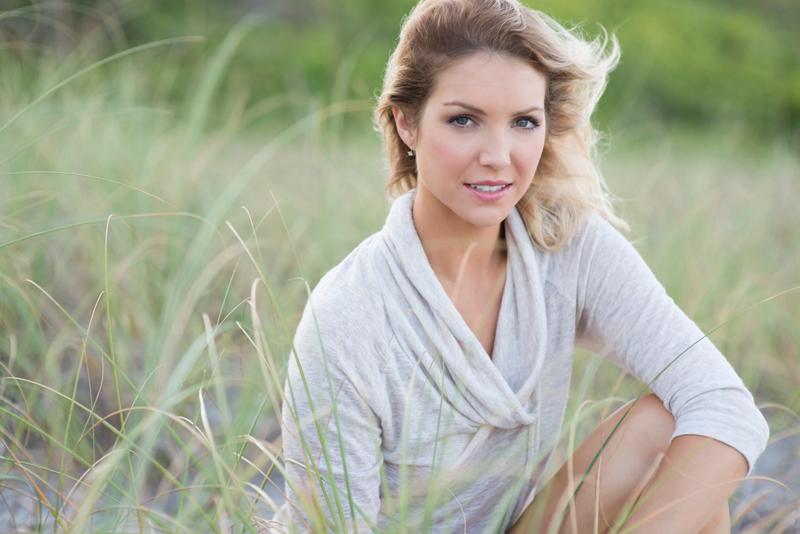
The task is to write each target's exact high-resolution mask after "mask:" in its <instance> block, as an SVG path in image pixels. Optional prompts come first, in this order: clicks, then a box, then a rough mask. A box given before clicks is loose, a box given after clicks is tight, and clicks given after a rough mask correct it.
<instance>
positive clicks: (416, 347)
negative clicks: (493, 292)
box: [275, 189, 769, 532]
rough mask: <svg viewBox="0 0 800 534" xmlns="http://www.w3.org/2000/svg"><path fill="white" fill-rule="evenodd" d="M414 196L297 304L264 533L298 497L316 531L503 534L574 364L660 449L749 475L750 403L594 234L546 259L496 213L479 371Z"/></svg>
mask: <svg viewBox="0 0 800 534" xmlns="http://www.w3.org/2000/svg"><path fill="white" fill-rule="evenodd" d="M415 194H416V190H415V189H412V190H411V191H408V192H407V193H405V194H404V195H402V196H401V197H400V198H398V199H396V200H395V201H394V203H393V204H392V206H391V209H390V212H389V214H388V216H387V218H386V223H385V224H384V226H383V228H382V229H381V230H380V231H379V232H376V233H374V234H372V235H371V236H369V237H367V238H366V239H365V240H364V241H362V242H361V243H360V244H359V245H358V246H357V247H356V248H355V249H354V250H353V251H352V252H351V253H350V254H349V255H348V256H347V257H346V258H344V260H342V261H341V262H340V263H339V264H338V265H336V266H335V267H334V268H333V269H331V270H330V271H329V272H328V273H327V274H326V275H325V276H323V278H322V279H321V280H320V281H319V283H318V284H317V286H316V287H315V288H314V290H313V292H312V293H311V297H310V298H309V300H308V302H307V303H306V306H305V309H304V311H303V315H302V317H301V319H300V323H299V324H298V326H297V331H296V333H295V338H294V350H293V351H292V354H291V355H290V358H289V362H288V371H287V373H288V374H287V379H286V384H285V390H284V392H285V394H286V398H287V399H288V400H287V402H284V406H283V413H282V415H283V417H282V431H283V448H284V460H285V469H286V476H287V484H286V492H287V501H286V503H285V504H284V506H283V507H282V508H281V510H280V511H279V513H278V514H277V515H276V517H275V519H277V520H279V521H282V522H283V523H284V524H287V525H289V524H291V525H292V526H293V527H296V528H299V529H300V530H306V529H308V528H309V527H308V523H307V516H306V514H305V512H304V511H303V503H302V495H304V494H307V493H308V492H311V491H313V492H316V494H317V498H318V501H319V503H320V506H321V509H322V511H323V512H324V514H325V515H326V516H327V517H328V518H330V520H331V521H332V523H331V524H330V525H329V526H328V527H327V528H328V529H336V530H340V529H342V525H344V527H343V530H346V531H352V530H354V528H355V527H357V528H358V530H359V531H360V532H369V531H370V529H375V530H379V531H381V532H383V531H392V530H395V529H398V527H399V525H405V526H406V527H407V528H408V530H409V531H411V532H415V531H420V530H423V529H424V530H428V531H434V532H461V531H467V532H497V531H503V530H505V529H506V528H508V527H509V526H510V525H511V524H513V523H514V522H515V521H516V520H517V519H518V518H519V516H520V515H521V514H522V512H523V510H524V509H525V507H526V506H527V505H528V504H529V503H530V502H531V501H532V500H533V497H534V496H535V494H536V491H537V490H538V489H539V488H540V487H541V483H542V480H541V478H542V474H543V472H544V470H545V468H546V466H547V460H548V459H549V458H550V456H551V452H552V451H553V448H554V446H555V445H556V443H557V441H558V437H559V432H560V429H561V425H562V420H563V418H564V411H565V407H566V402H567V393H568V390H569V382H570V374H571V370H572V361H573V352H574V349H575V347H576V346H579V347H585V348H587V349H589V350H591V351H593V352H595V353H597V354H600V355H604V356H607V357H608V358H610V359H611V360H612V361H614V362H615V363H616V364H617V365H618V366H620V367H621V368H622V369H623V370H624V371H626V372H628V373H630V374H632V375H633V376H635V377H637V378H638V379H639V380H641V381H643V382H644V383H647V384H649V386H650V388H651V389H652V391H653V392H654V393H655V394H656V395H657V396H658V397H659V398H660V399H661V401H662V402H663V403H664V406H665V407H666V408H667V409H668V410H669V411H670V412H671V413H672V414H673V416H674V417H675V419H676V428H675V432H674V433H673V435H672V437H673V438H674V437H675V436H680V435H683V434H697V435H702V436H710V437H712V438H715V439H717V440H719V441H721V442H723V443H726V444H728V445H730V446H732V447H734V448H735V449H737V450H738V451H739V452H741V453H742V455H744V457H745V458H746V459H747V462H748V474H750V473H751V472H752V469H753V465H754V463H755V461H756V459H757V458H758V456H759V455H760V454H761V453H762V451H763V450H764V448H765V447H766V443H767V438H768V437H769V427H768V425H767V422H766V420H765V419H764V417H763V415H762V414H761V412H760V411H759V410H758V408H757V407H756V405H755V404H754V401H753V396H752V395H751V394H750V392H749V391H748V390H747V389H746V387H745V386H744V384H743V383H742V380H741V379H740V378H739V376H738V375H737V374H736V372H735V371H734V369H733V368H732V367H731V365H730V364H729V363H728V361H727V360H726V359H725V357H724V356H723V355H722V354H721V353H720V352H719V351H718V350H717V348H716V347H715V346H714V345H713V343H712V342H711V341H710V340H709V339H708V338H704V337H703V333H702V332H701V331H700V329H699V328H698V327H697V326H696V324H695V323H694V322H693V321H692V320H691V319H689V318H688V317H687V316H686V314H685V313H683V311H681V309H680V308H679V307H678V306H677V305H676V304H675V302H674V301H673V300H672V299H671V298H670V297H669V296H668V295H667V293H666V292H665V290H664V288H663V286H662V285H661V284H660V283H659V282H658V280H657V279H656V278H655V277H654V275H653V273H652V272H651V271H650V269H649V268H648V267H647V265H646V264H645V262H644V261H643V260H642V258H641V256H640V255H639V254H638V252H637V251H636V249H635V248H634V247H633V246H632V245H631V244H630V243H629V242H628V241H627V240H626V239H625V238H624V237H623V236H622V235H621V234H620V233H619V232H618V231H617V230H616V229H615V228H614V227H613V226H611V225H610V224H609V223H608V222H607V221H605V220H604V219H602V218H601V217H600V216H599V215H596V214H593V215H591V216H589V217H588V218H587V220H586V221H585V222H584V224H583V225H582V226H581V228H580V230H579V232H578V233H577V234H576V235H575V237H574V238H573V239H572V240H571V241H570V242H569V243H568V244H566V245H565V246H564V247H562V248H561V249H559V250H557V251H555V252H549V251H544V250H542V249H541V248H539V247H537V246H536V245H535V244H534V243H533V241H532V240H531V239H530V236H529V235H528V234H527V232H526V228H525V224H524V221H523V220H522V217H521V216H520V214H519V212H518V211H517V210H516V208H515V209H513V210H512V211H511V213H510V214H509V216H508V217H507V218H506V220H505V222H504V224H505V234H506V240H507V243H508V264H507V276H506V285H505V289H504V292H503V296H502V301H501V307H500V312H499V319H498V323H497V331H496V335H495V341H494V348H493V354H492V357H491V358H490V357H489V354H487V353H486V351H485V349H484V348H483V346H482V345H481V343H480V341H479V340H478V339H477V337H476V336H475V335H474V334H473V333H472V331H471V330H470V329H469V327H468V326H467V324H466V323H465V321H464V320H463V318H462V317H461V315H460V314H459V312H458V310H457V309H456V308H455V305H454V304H453V302H452V301H451V300H450V298H449V297H448V295H447V294H446V293H445V291H444V288H443V287H442V285H441V284H440V283H439V281H438V279H437V278H436V275H435V273H434V272H433V270H432V268H431V266H430V264H429V263H428V261H427V257H426V255H425V251H424V249H423V248H422V244H421V242H420V240H419V236H418V234H417V232H416V229H415V227H414V222H413V219H412V214H411V210H412V204H413V198H414V195H415ZM687 348H688V350H685V349H687ZM681 353H683V354H681ZM678 355H680V356H679V357H678V358H677V359H676V358H675V357H676V356H678ZM673 360H674V361H673ZM671 361H672V363H671V364H670V362H671ZM665 368H666V370H665V371H664V372H663V373H661V374H660V375H659V376H656V375H657V374H658V373H659V371H661V370H662V369H665ZM301 369H302V373H301ZM298 423H299V424H298ZM298 428H299V432H298ZM334 486H335V488H334ZM306 506H307V505H306ZM337 524H338V525H339V527H335V526H334V525H337ZM398 530H399V529H398Z"/></svg>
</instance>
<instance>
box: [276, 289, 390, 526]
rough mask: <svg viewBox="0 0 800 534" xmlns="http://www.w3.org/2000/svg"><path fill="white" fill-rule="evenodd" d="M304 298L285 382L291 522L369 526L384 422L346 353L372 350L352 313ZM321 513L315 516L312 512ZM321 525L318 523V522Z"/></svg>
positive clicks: (363, 354) (353, 357)
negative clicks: (346, 366) (354, 328)
mask: <svg viewBox="0 0 800 534" xmlns="http://www.w3.org/2000/svg"><path fill="white" fill-rule="evenodd" d="M314 311H315V312H316V320H315V318H314V316H313V315H312V314H311V311H310V306H308V305H307V306H306V309H305V310H304V313H303V317H302V318H301V320H300V323H299V324H298V327H297V331H296V333H295V338H294V349H295V351H293V353H292V354H291V355H290V359H289V362H288V368H287V378H286V384H285V387H284V396H285V399H284V404H283V410H282V423H281V430H282V438H283V450H284V465H285V469H286V491H287V496H286V498H287V503H288V506H289V511H290V517H291V522H292V525H293V526H294V527H297V528H300V529H301V530H302V531H306V530H308V529H310V528H311V526H313V525H315V524H317V525H318V521H319V520H323V521H325V523H326V526H325V527H324V529H323V530H324V531H329V530H331V529H333V530H339V531H344V532H354V531H355V530H356V528H357V529H358V532H370V531H371V527H372V526H373V525H374V524H375V521H376V520H377V516H378V510H379V508H380V498H379V488H380V466H381V462H382V457H381V452H380V443H381V431H380V423H379V421H378V418H377V416H376V414H375V412H374V411H373V410H372V408H371V407H370V404H369V399H368V397H369V392H368V391H365V388H364V384H362V383H359V385H360V386H362V387H360V388H357V387H355V385H354V383H353V381H352V380H351V379H350V377H349V376H348V374H347V373H345V372H344V370H343V369H342V368H341V363H340V360H342V359H344V360H345V361H350V362H355V363H357V362H358V361H359V360H361V359H363V358H368V357H369V356H370V355H369V354H368V353H367V350H368V349H367V346H366V343H365V342H364V339H363V338H364V336H363V335H362V336H357V335H353V333H352V332H350V330H351V329H350V328H348V327H347V324H346V323H348V322H349V321H347V319H348V318H347V317H344V318H343V317H341V314H331V313H330V312H329V311H328V310H327V309H326V307H325V306H324V305H323V306H320V307H319V309H317V308H316V307H315V310H314ZM314 515H316V516H317V517H318V519H317V523H315V521H314V519H313V518H312V516H314ZM319 526H321V525H318V528H319Z"/></svg>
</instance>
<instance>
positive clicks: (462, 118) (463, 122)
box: [450, 115, 472, 128]
mask: <svg viewBox="0 0 800 534" xmlns="http://www.w3.org/2000/svg"><path fill="white" fill-rule="evenodd" d="M470 121H472V118H471V117H468V116H467V115H458V116H456V117H453V118H452V119H450V124H455V125H456V126H459V127H461V128H463V127H465V126H469V123H470Z"/></svg>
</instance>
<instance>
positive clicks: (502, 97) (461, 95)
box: [430, 52, 546, 111]
mask: <svg viewBox="0 0 800 534" xmlns="http://www.w3.org/2000/svg"><path fill="white" fill-rule="evenodd" d="M545 89H546V78H545V76H544V75H543V74H541V73H540V72H539V71H537V70H536V69H535V68H534V67H533V66H532V65H530V64H529V63H527V62H525V61H524V60H522V59H520V58H515V57H512V56H508V55H503V54H489V53H485V52H478V53H475V54H471V55H469V56H466V57H464V58H460V59H458V60H456V61H454V62H452V63H451V64H450V65H448V66H447V67H446V68H444V69H442V70H441V71H440V72H439V73H438V74H437V76H436V80H435V83H434V86H433V90H432V92H431V94H430V99H431V101H432V102H431V103H436V104H437V105H450V103H451V102H454V101H455V102H462V103H467V104H469V105H471V106H474V107H479V108H483V107H484V106H486V107H491V108H492V109H504V108H509V109H513V110H521V109H528V108H530V107H533V106H543V105H544V96H545ZM487 111H488V109H487Z"/></svg>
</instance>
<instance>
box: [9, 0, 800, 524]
mask: <svg viewBox="0 0 800 534" xmlns="http://www.w3.org/2000/svg"><path fill="white" fill-rule="evenodd" d="M527 4H528V5H530V6H531V7H534V8H536V9H540V10H542V11H544V12H545V13H548V14H549V15H551V16H553V17H554V18H555V19H557V20H558V21H560V22H561V23H563V24H565V25H567V26H568V27H575V28H576V31H580V32H582V33H583V34H584V35H586V36H587V37H592V36H595V35H597V34H599V33H600V26H603V27H605V28H606V29H607V30H608V31H609V32H613V33H615V34H616V35H617V37H618V38H619V41H620V44H621V48H622V60H621V63H620V65H619V67H618V68H617V69H616V70H615V71H613V72H612V73H611V76H610V79H609V84H608V87H607V90H606V93H605V95H604V96H603V98H602V99H601V101H600V103H599V106H598V109H597V111H596V113H595V115H594V117H593V119H594V121H595V124H596V126H597V128H599V129H600V130H601V131H602V132H603V138H602V142H601V144H600V147H599V148H600V151H599V153H598V158H599V161H600V162H601V168H602V170H603V173H604V175H605V177H606V181H607V182H608V184H609V187H610V189H611V191H612V192H613V193H615V194H616V195H617V196H618V197H619V202H618V204H617V207H618V210H619V212H620V213H621V214H622V215H623V217H624V218H626V219H627V220H628V221H629V222H630V224H631V227H632V232H631V234H630V235H629V238H630V239H631V240H632V241H633V242H634V243H635V244H636V247H637V249H638V250H639V251H640V252H641V254H642V256H643V257H644V258H645V260H646V261H647V262H648V264H649V265H650V267H651V268H652V269H653V271H654V273H655V274H656V276H657V277H658V279H659V280H660V281H661V282H662V283H663V284H664V286H665V287H666V288H667V290H668V292H669V294H670V295H671V296H672V297H673V298H674V299H675V301H676V302H677V303H678V304H679V305H680V306H681V307H682V308H683V309H684V310H685V311H686V312H687V314H689V316H690V317H692V318H693V319H694V320H695V321H696V322H697V323H698V325H699V326H700V327H701V328H702V329H703V330H704V331H705V332H707V333H710V335H711V338H712V340H713V341H714V342H715V344H717V346H718V347H719V348H720V350H722V352H723V353H724V354H725V355H726V357H728V359H729V360H730V361H731V363H732V365H733V366H734V367H735V368H736V370H737V371H738V372H739V373H740V375H741V376H742V378H743V380H744V381H745V383H746V384H747V386H748V387H749V388H750V389H751V391H753V393H754V396H755V399H756V402H757V403H758V404H759V406H760V407H761V408H762V411H763V412H764V414H765V416H767V418H768V420H769V421H770V426H771V429H772V438H771V441H770V446H769V447H768V449H767V451H766V452H765V454H764V455H763V457H762V459H761V460H760V461H759V464H758V468H759V471H758V472H757V475H758V476H759V477H761V478H760V479H757V480H750V481H746V482H745V483H743V484H742V486H741V487H740V489H739V490H738V491H737V494H736V495H735V496H734V498H733V499H732V501H731V511H732V518H733V523H734V531H735V532H767V531H771V532H798V531H800V526H798V525H800V519H798V517H799V515H798V503H800V500H798V497H797V492H798V491H800V487H799V486H800V484H798V480H800V459H799V457H800V438H798V434H799V433H800V421H799V418H798V410H800V388H798V387H797V384H798V383H800V365H798V362H799V361H800V349H799V348H798V347H800V320H799V319H798V318H799V317H800V292H799V291H798V289H797V287H798V286H800V268H798V265H800V209H798V207H797V204H798V200H800V59H799V58H800V39H798V38H797V35H798V33H800V3H798V2H797V1H796V0H758V1H756V0H725V1H723V0H702V1H690V0H673V1H669V2H667V1H659V0H652V1H649V2H634V1H631V0H614V1H611V0H559V1H554V0H552V1H551V0H542V1H539V2H527ZM412 6H413V2H411V1H401V0H384V1H382V2H368V1H366V0H345V1H338V2H333V1H330V0H291V1H290V0H274V1H259V0H228V1H210V0H192V1H189V0H185V1H174V2H156V1H148V0H138V1H123V0H118V1H115V0H104V1H101V0H98V1H89V0H86V1H68V0H57V1H48V2H31V1H17V0H1V1H0V373H2V374H1V375H0V376H1V377H2V382H0V423H2V424H1V425H0V429H2V430H1V431H2V436H0V492H1V494H2V499H0V530H1V531H40V530H43V529H48V530H53V529H55V530H67V531H82V530H85V529H98V530H103V529H106V530H112V531H113V530H119V529H123V528H128V527H130V528H134V527H135V528H137V529H138V530H150V531H161V530H167V531H175V530H184V529H186V530H188V529H196V528H198V527H199V528H202V529H203V530H214V531H216V530H230V529H236V530H237V531H255V530H254V529H257V528H266V526H265V525H266V524H267V523H266V520H268V519H269V518H270V517H271V516H272V510H273V509H274V507H275V506H276V505H279V504H280V502H281V494H282V491H283V487H282V484H283V482H282V478H281V475H280V471H281V463H280V462H281V459H280V457H279V456H280V429H279V426H278V424H277V419H276V414H277V413H279V409H280V403H281V394H282V392H281V387H280V386H281V384H282V380H283V374H282V373H283V369H284V366H285V361H286V357H287V356H288V353H289V350H290V345H291V338H292V333H293V328H294V326H295V324H296V322H297V320H298V319H299V314H300V312H301V311H302V307H303V305H304V303H305V300H306V298H307V292H308V290H310V289H311V288H313V287H314V285H315V284H316V282H317V281H318V280H319V278H320V277H321V276H322V275H323V274H324V273H325V272H327V271H328V270H329V269H330V268H332V267H333V266H334V265H336V263H338V262H339V261H341V259H342V258H344V256H346V255H347V253H349V251H350V250H352V248H353V247H354V246H355V245H357V244H358V243H359V242H361V241H362V240H363V239H364V238H366V237H367V236H368V235H369V234H371V233H373V232H376V231H378V230H379V229H380V227H381V226H382V224H383V220H384V218H385V215H386V213H387V212H388V203H387V202H386V200H385V198H384V195H383V185H384V181H385V178H386V170H385V164H384V161H383V157H382V152H381V150H382V148H381V139H380V137H379V135H378V134H377V133H376V132H375V131H373V127H372V124H371V122H370V117H371V108H372V105H373V104H374V102H375V98H376V97H377V95H378V94H379V92H380V87H381V77H382V74H383V69H384V67H385V64H386V61H387V59H388V56H389V54H390V52H391V50H392V48H393V45H394V43H395V40H396V38H397V34H398V31H399V28H400V23H401V20H402V17H403V16H404V15H405V14H406V13H407V12H408V11H409V10H410V9H411V7H412ZM717 327H719V328H717ZM712 330H713V332H712ZM571 387H572V392H571V397H570V406H569V408H568V414H567V420H566V421H565V431H567V430H568V429H569V427H570V426H572V427H573V428H575V429H576V432H577V433H578V435H579V436H582V435H585V434H586V433H587V432H588V431H590V430H591V429H592V428H593V427H594V425H596V424H597V422H599V420H600V419H601V418H602V416H603V414H604V413H608V412H610V411H612V410H613V409H615V408H616V406H617V405H618V404H621V403H622V402H625V401H626V400H628V399H629V398H631V397H633V396H634V395H636V394H638V393H639V385H638V384H637V382H636V381H635V380H634V379H633V378H632V377H626V376H621V375H620V371H619V369H617V368H615V367H613V365H611V364H610V363H609V362H607V361H605V360H603V359H601V358H598V357H596V356H594V355H591V354H583V353H579V354H577V355H576V366H575V369H574V372H573V381H572V386H571ZM585 401H591V402H593V403H596V404H595V405H596V406H597V408H596V409H595V410H589V411H588V412H586V411H581V409H579V406H581V403H583V402H585ZM566 447H567V445H566V443H564V444H563V446H562V447H561V448H560V449H559V451H560V453H561V454H562V455H566V454H567V449H566ZM554 467H558V465H555V466H554ZM259 525H260V526H259Z"/></svg>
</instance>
